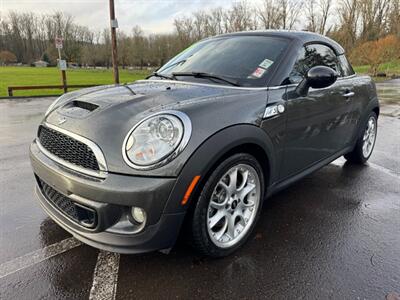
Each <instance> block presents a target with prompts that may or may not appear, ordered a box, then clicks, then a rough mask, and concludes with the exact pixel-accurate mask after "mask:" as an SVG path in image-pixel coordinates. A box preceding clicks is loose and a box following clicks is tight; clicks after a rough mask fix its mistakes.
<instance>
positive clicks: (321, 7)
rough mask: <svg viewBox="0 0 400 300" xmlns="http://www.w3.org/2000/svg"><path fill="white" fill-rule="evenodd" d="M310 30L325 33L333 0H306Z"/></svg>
mask: <svg viewBox="0 0 400 300" xmlns="http://www.w3.org/2000/svg"><path fill="white" fill-rule="evenodd" d="M305 8H306V16H307V25H306V28H307V30H309V31H312V32H317V33H320V34H325V33H326V31H327V28H326V24H327V20H328V17H329V15H330V12H331V8H332V1H331V0H307V1H306V2H305Z"/></svg>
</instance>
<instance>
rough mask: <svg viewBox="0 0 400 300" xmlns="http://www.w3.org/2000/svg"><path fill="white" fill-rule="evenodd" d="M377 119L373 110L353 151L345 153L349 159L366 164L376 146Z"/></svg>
mask: <svg viewBox="0 0 400 300" xmlns="http://www.w3.org/2000/svg"><path fill="white" fill-rule="evenodd" d="M377 120H378V117H377V115H376V113H375V112H373V111H372V112H371V113H370V114H369V116H368V120H367V123H366V124H365V125H364V126H365V127H364V131H363V134H362V135H361V136H360V137H359V138H358V140H357V143H356V146H355V147H354V149H353V151H352V152H350V153H347V154H345V155H344V157H345V158H346V159H347V160H348V161H350V162H352V163H358V164H364V163H365V162H366V161H367V160H368V159H369V157H370V156H371V154H372V151H373V150H374V146H375V141H376V134H377V131H378V121H377Z"/></svg>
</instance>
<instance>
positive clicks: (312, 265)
mask: <svg viewBox="0 0 400 300" xmlns="http://www.w3.org/2000/svg"><path fill="white" fill-rule="evenodd" d="M398 84H399V81H397V82H396V81H395V82H394V83H389V85H390V86H389V85H387V84H382V83H381V84H378V85H377V86H378V90H379V93H380V97H383V96H384V97H386V96H387V95H391V96H388V97H391V98H390V99H391V100H389V101H400V98H399V92H400V88H397V90H396V86H398ZM393 90H394V92H393ZM396 95H397V96H396ZM51 100H52V99H48V98H46V99H34V100H31V101H26V100H25V101H14V100H13V101H8V100H6V101H3V102H0V171H1V173H2V176H1V177H0V197H1V209H0V245H1V246H0V299H87V298H89V296H90V297H91V299H99V298H101V296H102V295H103V296H104V295H108V296H109V297H110V298H111V299H112V298H117V299H147V298H150V299H158V298H164V299H168V298H183V299H186V298H194V297H197V298H246V299H248V298H251V299H257V298H279V299H283V298H285V299H292V298H312V299H315V298H323V299H326V298H332V299H357V298H360V299H364V298H366V299H384V297H385V296H386V295H387V294H389V293H391V292H399V291H400V268H399V266H400V235H399V230H398V229H399V228H400V218H399V215H400V158H399V153H400V134H399V132H400V120H399V119H398V118H394V117H388V116H389V115H390V114H387V115H385V116H382V117H381V118H380V120H379V133H378V140H377V146H376V149H375V151H374V154H373V156H372V158H371V162H370V163H369V164H368V165H367V166H362V167H360V166H353V165H349V164H347V163H345V162H344V160H343V159H339V160H337V161H335V162H334V163H332V164H330V165H329V166H327V167H325V168H323V169H321V170H320V171H318V172H316V173H314V174H312V175H310V176H308V177H306V178H305V179H303V180H301V181H300V182H298V183H296V184H294V185H293V186H291V187H289V188H288V189H286V190H285V191H283V192H281V193H279V194H277V195H275V196H274V197H272V198H271V199H269V201H268V202H267V203H266V204H265V206H264V209H263V212H262V216H261V219H260V222H259V223H258V225H257V227H256V230H255V234H254V236H253V237H252V239H251V240H250V241H249V243H248V244H247V245H246V246H245V247H243V248H242V249H240V250H239V251H238V252H237V253H236V254H235V255H233V256H231V257H228V258H225V259H220V260H211V259H207V258H203V257H199V256H197V255H196V254H195V253H194V252H193V251H192V250H191V249H190V248H189V247H188V246H187V245H186V244H185V243H183V241H180V242H179V243H178V245H177V246H176V247H175V248H174V249H173V251H172V253H171V254H170V255H164V254H161V253H149V254H144V255H136V256H129V255H121V256H115V255H109V254H108V253H105V252H99V251H98V250H96V249H94V248H91V247H89V246H86V245H81V244H80V243H76V242H74V240H73V238H71V237H70V235H69V234H67V233H66V232H65V231H64V230H62V229H61V228H60V227H59V226H57V225H56V224H55V223H54V222H53V221H52V220H50V219H49V218H48V217H47V216H46V215H45V214H44V213H43V212H42V210H41V208H40V207H39V205H38V203H37V201H36V200H35V198H34V195H33V185H34V181H33V176H32V172H31V169H30V165H29V160H28V157H27V151H28V145H29V143H30V141H31V140H32V138H33V137H34V136H35V133H36V128H37V125H38V123H39V122H40V120H41V118H42V115H43V112H44V111H45V109H46V107H47V106H48V105H49V104H50V102H51ZM385 101H386V100H385ZM382 109H384V108H382ZM10 262H13V263H10Z"/></svg>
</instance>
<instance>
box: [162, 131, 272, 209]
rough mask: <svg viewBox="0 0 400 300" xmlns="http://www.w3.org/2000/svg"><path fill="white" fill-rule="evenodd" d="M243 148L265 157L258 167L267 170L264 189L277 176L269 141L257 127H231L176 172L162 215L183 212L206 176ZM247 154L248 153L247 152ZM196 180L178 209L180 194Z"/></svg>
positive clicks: (203, 146) (207, 143)
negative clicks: (236, 150)
mask: <svg viewBox="0 0 400 300" xmlns="http://www.w3.org/2000/svg"><path fill="white" fill-rule="evenodd" d="M243 145H247V146H248V147H252V146H253V147H258V148H261V149H262V150H263V151H264V152H265V153H264V154H265V157H266V158H267V159H268V161H266V162H263V161H261V162H260V164H261V165H265V166H268V174H269V176H268V177H267V182H266V185H267V186H269V184H270V182H271V180H272V178H274V177H275V176H276V174H277V170H276V164H275V161H276V160H275V157H274V151H273V143H272V141H271V139H270V137H269V136H268V135H267V133H266V132H265V131H263V130H262V129H261V128H260V127H257V126H255V125H248V124H242V125H234V126H231V127H228V128H225V129H223V130H221V131H219V132H217V133H215V134H214V135H212V136H211V137H209V138H208V139H207V140H206V141H205V142H204V143H202V144H201V145H200V146H199V147H198V148H197V149H196V151H195V152H194V153H193V154H192V156H191V157H190V158H189V160H188V161H187V162H186V164H185V165H184V167H183V168H182V171H181V172H180V174H179V176H178V179H177V181H176V183H175V186H174V188H173V190H172V193H171V195H170V197H169V200H168V202H167V204H166V207H165V211H164V213H171V212H173V213H177V212H181V211H185V210H186V208H187V207H189V206H190V203H191V202H192V201H194V199H192V198H193V195H196V191H198V189H199V188H201V186H202V185H203V183H204V182H205V181H206V180H207V175H208V174H209V172H210V171H212V170H213V168H214V167H215V166H216V164H217V163H218V162H219V161H220V160H221V159H222V158H223V157H224V156H225V155H226V154H227V153H229V152H231V151H232V150H233V149H235V148H237V147H239V146H243ZM249 151H251V149H249ZM197 175H199V176H200V181H199V182H198V183H197V185H196V188H195V190H194V191H193V192H192V195H191V197H190V198H189V201H188V203H187V204H186V205H184V206H182V205H181V201H182V199H183V197H184V194H185V192H186V190H187V188H188V187H189V185H190V183H191V182H192V180H193V178H194V177H195V176H197Z"/></svg>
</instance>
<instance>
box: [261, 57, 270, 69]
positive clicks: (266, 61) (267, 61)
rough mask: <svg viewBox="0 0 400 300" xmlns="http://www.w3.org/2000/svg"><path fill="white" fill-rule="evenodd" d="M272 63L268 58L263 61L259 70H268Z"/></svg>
mask: <svg viewBox="0 0 400 300" xmlns="http://www.w3.org/2000/svg"><path fill="white" fill-rule="evenodd" d="M273 63H274V62H273V61H272V60H269V59H268V58H266V59H264V60H263V61H262V62H261V64H260V65H259V66H260V67H261V68H264V69H268V68H269V67H270V66H271V65H272V64H273Z"/></svg>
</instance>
